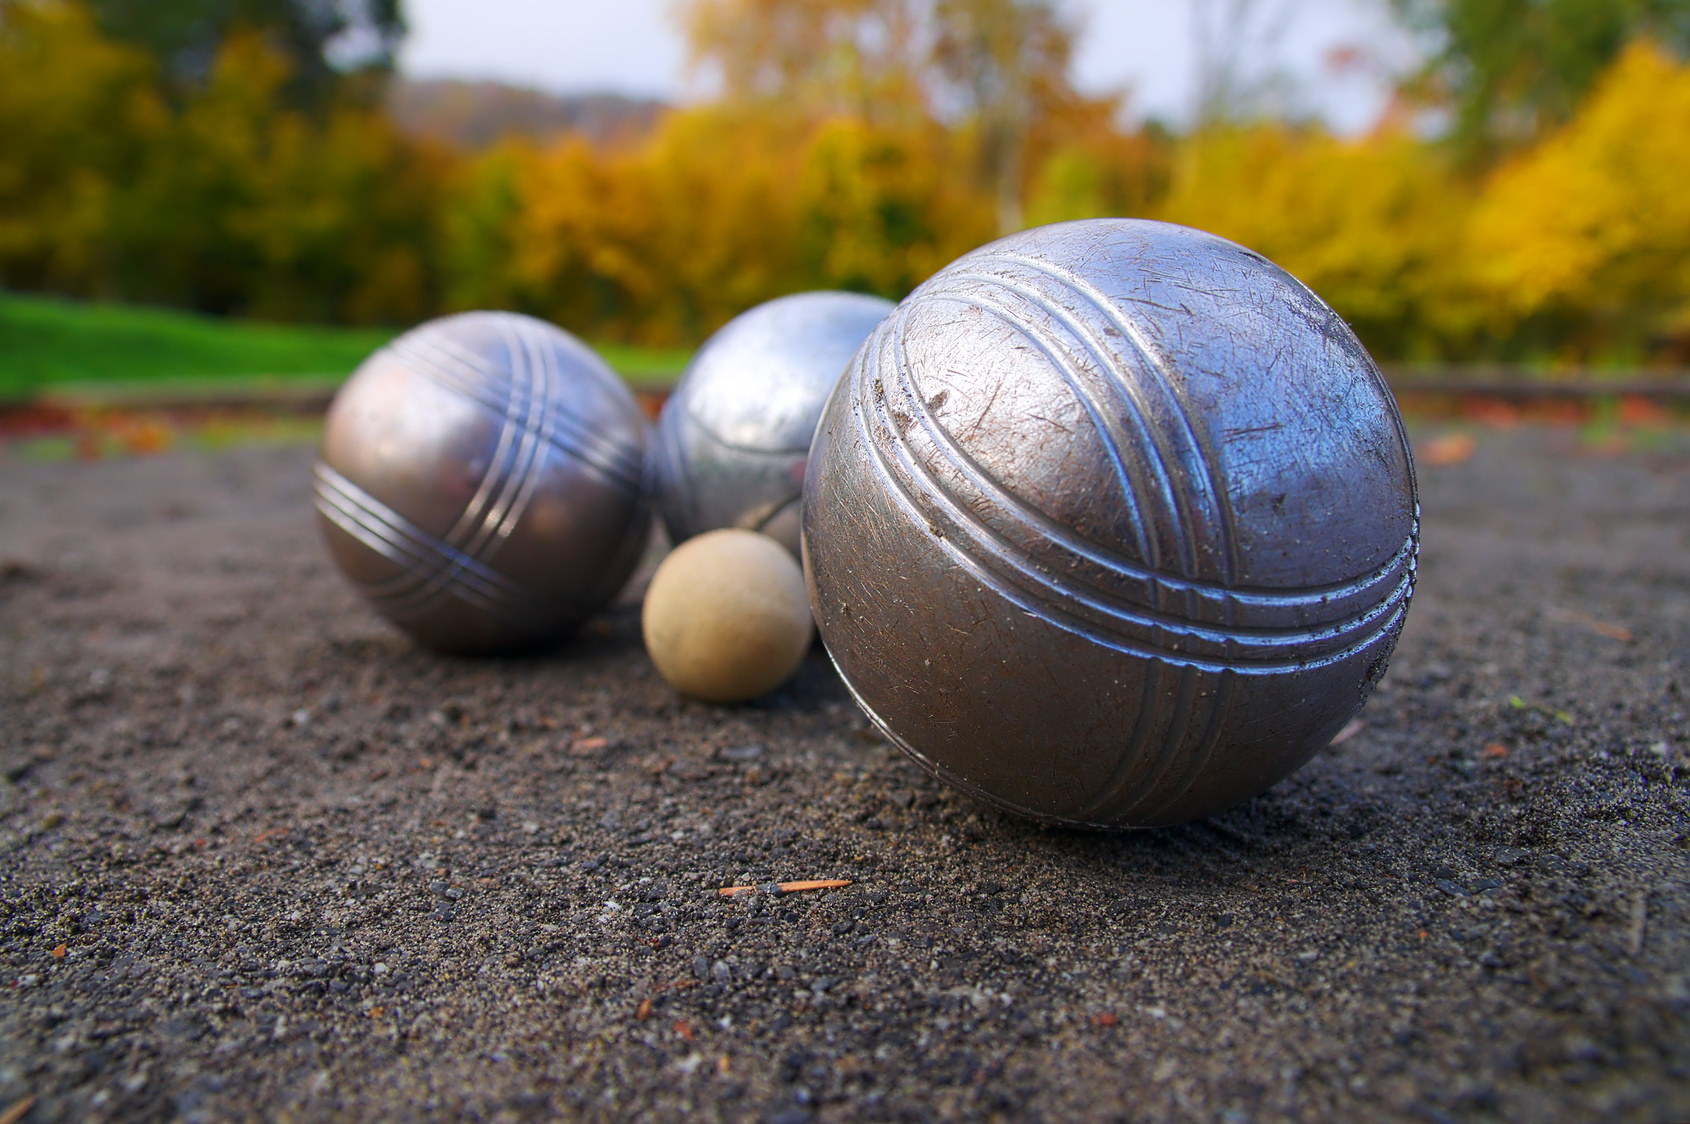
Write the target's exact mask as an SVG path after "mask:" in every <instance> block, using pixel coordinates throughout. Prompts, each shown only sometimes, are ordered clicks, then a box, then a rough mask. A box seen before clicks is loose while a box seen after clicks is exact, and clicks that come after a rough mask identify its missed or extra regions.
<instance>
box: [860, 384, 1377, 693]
mask: <svg viewBox="0 0 1690 1124" xmlns="http://www.w3.org/2000/svg"><path fill="white" fill-rule="evenodd" d="M855 412H856V413H857V424H858V430H859V436H860V437H861V439H862V441H863V445H864V447H865V448H866V449H867V450H868V452H869V455H870V460H871V462H872V463H873V465H874V467H875V469H876V470H877V471H878V473H879V474H880V476H881V477H882V479H883V480H884V481H885V482H886V483H887V484H889V485H890V486H891V491H890V494H891V496H892V497H893V498H894V499H895V501H896V502H898V503H899V505H900V506H901V507H903V508H904V510H905V511H906V512H907V513H908V514H909V515H911V516H913V517H914V518H916V519H918V520H923V521H926V516H925V514H924V513H923V511H922V509H921V506H920V502H919V500H918V499H917V497H916V496H915V495H914V494H913V493H912V492H911V491H910V488H909V486H908V485H906V484H905V483H904V481H903V480H902V479H901V478H900V477H899V476H898V474H897V473H894V472H892V471H891V468H890V466H889V464H888V463H887V461H886V459H885V457H886V453H885V452H884V451H883V450H881V449H880V448H879V446H878V443H877V442H876V441H875V440H874V439H873V435H872V433H871V432H870V431H869V430H868V428H867V425H868V423H867V418H866V417H865V416H864V414H863V413H862V411H861V407H860V405H859V406H858V407H857V409H856V411H855ZM882 421H883V424H884V419H882ZM912 475H913V473H912ZM939 549H940V550H942V551H943V552H944V553H946V554H947V555H949V556H950V557H951V559H952V560H953V561H954V562H956V563H957V564H958V565H959V566H960V567H962V568H963V569H965V570H967V571H968V572H969V573H971V574H973V575H974V576H975V577H976V578H977V579H978V580H979V581H980V582H981V583H982V584H984V585H987V586H990V587H991V588H992V589H993V590H995V591H996V592H997V593H998V594H999V595H1000V596H1002V597H1003V598H1005V599H1006V600H1008V601H1009V602H1010V603H1011V604H1013V605H1016V606H1017V607H1019V608H1021V609H1023V610H1025V611H1026V612H1027V613H1028V614H1029V615H1030V616H1032V617H1034V618H1035V619H1039V620H1043V621H1045V622H1047V623H1050V624H1052V625H1055V626H1056V627H1058V628H1061V629H1063V630H1064V631H1067V632H1072V633H1074V634H1076V635H1078V636H1082V637H1084V638H1086V639H1088V640H1090V641H1091V642H1093V643H1095V644H1099V645H1101V646H1103V647H1106V648H1110V649H1113V650H1115V651H1120V652H1126V653H1129V654H1132V655H1139V656H1144V657H1147V658H1151V659H1165V660H1167V661H1169V662H1170V663H1173V664H1175V665H1176V666H1184V665H1186V664H1190V665H1193V666H1196V667H1200V668H1203V669H1205V670H1209V671H1222V670H1226V669H1229V668H1230V669H1233V670H1237V671H1239V672H1240V673H1245V672H1256V673H1270V672H1277V671H1292V670H1304V669H1312V668H1320V667H1327V666H1330V665H1332V664H1335V663H1339V662H1342V661H1343V660H1345V659H1348V658H1350V657H1351V656H1353V655H1355V654H1356V653H1358V652H1361V651H1363V650H1365V649H1366V648H1367V647H1368V646H1369V645H1371V644H1372V643H1373V642H1374V640H1376V639H1377V638H1378V636H1380V635H1382V634H1384V633H1386V632H1388V631H1389V630H1390V628H1391V627H1392V626H1393V625H1394V623H1395V620H1396V619H1397V618H1399V617H1400V616H1401V615H1402V612H1403V607H1402V605H1401V604H1400V603H1398V601H1397V598H1396V597H1395V596H1394V595H1393V597H1392V598H1390V599H1389V600H1387V601H1386V602H1384V603H1381V604H1380V605H1378V606H1375V607H1373V608H1372V609H1370V610H1369V611H1368V615H1369V616H1371V617H1375V618H1379V619H1384V623H1383V624H1382V625H1381V626H1380V627H1379V628H1377V629H1374V630H1373V631H1372V632H1370V633H1369V634H1368V635H1367V636H1366V637H1364V638H1363V639H1362V640H1360V641H1358V642H1356V643H1354V644H1352V645H1350V646H1348V647H1345V648H1341V649H1338V650H1336V651H1333V652H1329V653H1327V654H1325V655H1320V656H1313V657H1301V658H1295V657H1293V658H1282V659H1277V660H1272V659H1268V658H1265V657H1257V658H1254V659H1248V666H1245V667H1239V666H1238V662H1239V661H1240V659H1241V658H1242V657H1237V656H1235V657H1234V658H1233V659H1232V660H1231V661H1228V660H1225V659H1217V658H1213V657H1209V656H1205V655H1202V654H1199V653H1195V652H1182V651H1178V650H1176V649H1171V648H1166V647H1161V646H1158V645H1156V644H1154V643H1146V642H1144V641H1141V640H1139V639H1137V638H1135V637H1131V636H1123V635H1120V634H1119V633H1116V632H1114V631H1112V630H1110V629H1109V628H1108V627H1107V625H1103V624H1100V623H1099V622H1095V621H1090V620H1087V619H1085V618H1083V617H1080V616H1077V615H1076V614H1074V613H1073V612H1071V611H1069V610H1068V609H1067V608H1066V607H1064V606H1062V605H1061V604H1059V603H1052V602H1051V601H1049V600H1041V599H1040V598H1039V597H1037V596H1035V595H1033V594H1032V593H1031V592H1030V591H1027V590H1025V589H1023V588H1022V587H1021V586H1020V585H1018V584H1017V583H1015V582H1013V581H1011V580H1010V579H1008V578H1007V577H1006V576H1005V575H1002V574H1000V573H999V572H998V571H996V570H994V569H992V568H990V567H989V566H987V565H986V564H985V562H984V561H983V560H982V559H980V558H977V557H976V556H975V555H973V554H971V553H970V552H968V551H966V550H963V549H962V548H961V546H960V544H958V543H957V542H956V541H955V540H954V539H952V538H949V537H941V538H940V539H939ZM999 561H1002V562H1006V563H1009V564H1011V565H1016V563H1015V562H1014V561H1013V560H1011V559H1009V558H1006V557H1000V558H999ZM1017 569H1018V570H1019V571H1020V572H1021V573H1023V574H1026V575H1027V576H1029V577H1033V578H1034V579H1035V580H1036V581H1038V582H1039V583H1040V584H1041V585H1047V584H1048V576H1045V575H1041V574H1038V573H1037V572H1033V571H1029V570H1027V569H1025V568H1024V567H1021V566H1019V565H1017ZM1398 588H1399V590H1400V588H1401V586H1399V587H1398ZM1121 615H1122V614H1119V613H1115V614H1112V616H1114V617H1116V619H1119V618H1120V616H1121ZM1386 618H1388V619H1386ZM1135 623H1140V622H1135ZM1147 627H1149V628H1152V629H1159V630H1167V631H1170V632H1177V633H1179V634H1181V635H1189V634H1190V631H1191V630H1190V627H1189V624H1188V622H1181V623H1180V625H1178V626H1177V627H1170V626H1169V625H1166V624H1162V623H1160V622H1154V623H1151V624H1149V625H1148V626H1147ZM1225 638H1226V639H1227V640H1231V641H1236V640H1238V639H1239V638H1238V637H1237V636H1235V635H1233V634H1230V633H1229V634H1226V637H1225ZM1286 643H1287V645H1288V646H1290V647H1292V648H1293V650H1294V649H1295V648H1296V647H1297V644H1296V643H1295V642H1294V641H1287V642H1286Z"/></svg>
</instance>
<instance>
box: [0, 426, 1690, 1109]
mask: <svg viewBox="0 0 1690 1124" xmlns="http://www.w3.org/2000/svg"><path fill="white" fill-rule="evenodd" d="M1432 459H1436V458H1435V457H1434V458H1432ZM1446 459H1459V455H1457V456H1456V457H1449V458H1446ZM309 463H310V451H309V450H307V449H303V448H280V449H276V448H272V449H243V450H236V451H232V452H226V453H220V454H216V455H207V454H191V453H179V454H169V455H165V456H160V457H156V458H151V459H144V460H128V461H119V462H102V463H94V464H78V463H62V464H53V465H36V464H26V463H22V462H20V461H18V460H17V459H15V458H14V459H6V458H5V454H4V452H3V451H0V708H3V709H0V769H3V778H4V779H3V780H0V854H3V855H4V859H3V861H0V932H3V937H0V983H3V986H4V990H3V991H0V996H3V999H0V1119H4V1120H6V1121H8V1122H12V1121H14V1120H17V1119H19V1118H20V1114H13V1113H9V1112H7V1111H6V1110H7V1108H8V1106H18V1105H29V1104H31V1102H30V1100H29V1098H34V1100H33V1104H32V1107H28V1108H27V1109H25V1110H24V1111H22V1113H21V1119H22V1120H24V1121H30V1120H99V1119H105V1118H110V1119H131V1120H144V1119H170V1118H180V1119H183V1120H187V1121H200V1120H224V1119H347V1118H361V1119H369V1120H375V1119H382V1120H411V1119H415V1120H442V1119H472V1120H497V1121H527V1120H542V1119H554V1118H557V1117H564V1118H578V1117H579V1118H591V1119H620V1118H625V1117H628V1116H630V1115H638V1116H641V1117H649V1118H654V1119H679V1118H682V1117H685V1118H688V1119H702V1120H715V1119H725V1120H741V1119H746V1120H768V1121H778V1122H782V1124H798V1122H800V1121H806V1120H810V1119H817V1120H823V1121H831V1120H858V1119H862V1120H924V1119H937V1118H950V1117H968V1118H971V1119H974V1118H978V1119H994V1118H996V1119H1009V1120H1052V1121H1055V1120H1120V1119H1127V1120H1192V1119H1210V1120H1220V1121H1226V1122H1238V1121H1269V1120H1282V1119H1295V1120H1304V1119H1356V1118H1370V1119H1381V1120H1430V1121H1441V1120H1449V1119H1454V1120H1493V1119H1505V1120H1541V1121H1553V1120H1566V1121H1583V1120H1590V1119H1596V1118H1602V1119H1636V1120H1659V1119H1668V1118H1680V1119H1682V1118H1685V1117H1687V1116H1690V1025H1687V1016H1690V883H1687V880H1686V876H1687V874H1690V836H1687V834H1686V833H1687V830H1690V720H1687V719H1686V716H1685V712H1686V709H1687V708H1690V700H1687V699H1686V698H1685V696H1686V695H1687V694H1690V434H1684V433H1680V434H1677V435H1668V436H1666V437H1661V438H1659V439H1658V440H1657V441H1656V442H1655V443H1654V447H1653V448H1651V449H1649V450H1646V451H1635V450H1634V451H1631V452H1612V451H1610V452H1605V453H1600V454H1598V453H1595V452H1592V451H1590V450H1589V449H1587V448H1583V447H1581V446H1580V444H1579V441H1578V437H1577V434H1576V433H1575V431H1573V430H1571V429H1555V428H1534V427H1530V426H1526V427H1519V428H1515V429H1511V430H1507V431H1491V432H1487V433H1484V434H1482V435H1481V438H1480V442H1479V447H1478V451H1477V453H1476V454H1475V455H1473V456H1472V457H1471V458H1470V459H1467V460H1465V461H1462V462H1461V463H1459V464H1455V465H1452V466H1447V467H1426V468H1424V469H1423V471H1422V483H1423V487H1424V492H1425V495H1424V503H1425V511H1426V521H1425V557H1424V564H1423V567H1422V571H1421V573H1422V584H1421V587H1420V594H1419V596H1418V598H1417V599H1416V602H1415V606H1414V609H1413V611H1412V613H1411V615H1410V619H1409V624H1408V628H1407V631H1406V632H1405V634H1404V637H1403V642H1402V646H1401V648H1400V650H1399V652H1398V655H1397V658H1396V661H1395V663H1394V664H1393V666H1392V668H1391V671H1390V674H1389V676H1388V677H1387V679H1386V681H1385V684H1384V686H1383V687H1382V688H1381V691H1380V693H1379V694H1378V695H1377V696H1376V697H1375V698H1374V699H1373V701H1372V702H1371V703H1369V705H1368V707H1367V709H1366V711H1365V712H1364V715H1363V717H1364V719H1365V726H1364V727H1363V728H1362V729H1361V731H1360V732H1359V733H1357V734H1355V735H1354V736H1353V737H1350V738H1349V739H1347V740H1344V741H1342V742H1341V743H1340V744H1337V745H1335V746H1334V747H1333V748H1332V749H1330V750H1328V751H1326V752H1325V753H1323V754H1322V755H1321V756H1320V757H1318V758H1317V759H1316V760H1315V761H1313V762H1311V763H1310V764H1309V765H1308V766H1307V767H1306V768H1305V769H1303V770H1302V771H1301V772H1300V773H1298V774H1297V775H1296V776H1294V777H1292V778H1291V779H1290V780H1288V781H1286V782H1284V783H1282V784H1280V785H1279V786H1277V787H1276V788H1275V789H1273V790H1272V791H1271V792H1269V793H1267V794H1266V795H1264V796H1262V797H1260V798H1258V799H1257V800H1255V801H1253V802H1252V803H1251V804H1249V805H1247V806H1244V807H1240V808H1236V809H1234V810H1232V811H1230V812H1227V813H1225V814H1223V815H1220V816H1217V817H1215V818H1213V819H1211V820H1208V821H1205V822H1201V823H1196V824H1191V825H1188V826H1185V827H1181V828H1176V829H1170V830H1163V831H1156V832H1145V833H1138V834H1124V835H1090V834H1077V833H1066V832H1061V831H1046V830H1040V829H1038V828H1036V827H1032V826H1029V825H1026V824H1023V823H1020V822H1017V821H1015V820H1012V819H1009V818H1007V817H1005V816H1002V815H1000V814H998V813H996V812H994V811H991V810H988V809H985V808H982V807H980V806H978V805H975V804H973V803H971V802H970V801H969V800H967V799H965V798H961V797H959V796H956V795H953V794H952V793H950V792H948V791H947V790H945V789H943V788H941V787H940V786H938V785H937V784H936V783H935V782H932V781H930V780H928V779H927V778H926V777H925V776H924V775H923V774H922V773H921V772H920V771H919V770H918V769H917V768H915V767H914V766H913V765H912V764H909V763H907V762H906V761H905V760H904V759H903V758H902V757H901V756H899V755H898V754H897V753H896V751H894V750H893V749H892V748H891V747H889V746H888V745H886V744H885V743H884V742H882V741H881V740H880V739H879V738H878V736H876V735H875V734H873V733H872V732H871V731H870V730H869V729H868V728H867V726H866V724H865V722H864V720H863V719H862V718H861V717H860V716H859V714H858V713H857V712H856V711H855V709H854V708H853V706H852V705H851V703H850V702H849V700H848V698H847V696H846V694H845V692H844V690H843V688H842V687H841V685H840V684H839V682H838V681H837V679H836V678H835V677H834V675H833V673H832V672H831V670H830V668H829V666H828V664H827V662H826V660H825V658H824V657H823V656H822V655H821V654H820V653H819V652H818V653H817V654H815V655H814V656H813V657H812V658H811V659H810V661H809V663H808V664H807V665H806V667H805V668H804V669H803V671H802V672H801V674H800V676H799V677H798V679H797V680H796V681H795V682H794V683H793V684H792V685H790V686H789V687H788V688H786V689H784V690H782V691H780V692H778V693H776V694H775V695H774V696H771V697H769V698H767V699H765V700H761V701H760V702H759V703H758V704H757V705H752V706H744V707H715V706H705V705H700V704H697V703H692V702H687V701H684V700H682V699H680V698H678V697H677V696H676V695H675V694H674V693H673V692H672V691H670V690H669V689H668V688H667V687H666V686H665V685H664V683H663V682H662V681H661V680H660V679H659V678H658V677H657V676H656V674H655V673H654V672H653V671H652V670H651V668H650V665H649V664H648V662H647V660H646V658H645V655H644V653H643V651H642V650H641V647H640V642H639V630H638V620H637V612H636V610H635V609H634V608H633V607H632V605H631V603H625V604H623V605H621V606H619V607H618V608H617V609H615V610H614V611H612V612H610V613H608V614H607V615H605V616H604V617H603V618H601V619H600V620H598V621H596V622H594V623H593V624H592V625H591V626H590V627H589V628H588V629H587V631H586V634H585V636H584V637H583V638H582V639H581V640H579V641H578V642H576V643H574V644H572V645H570V646H569V647H567V648H565V649H564V650H562V651H560V652H558V653H556V654H555V655H552V656H549V657H546V658H538V659H529V660H521V661H463V660H448V659H441V658H437V657H434V656H431V655H428V654H425V653H423V652H420V651H417V650H415V649H414V648H412V647H411V646H410V645H409V644H408V643H407V642H406V641H404V640H403V639H402V638H400V637H398V636H397V635H395V634H394V633H392V632H390V631H389V630H388V629H387V628H386V627H384V626H383V625H382V624H381V623H380V622H379V621H378V620H376V619H374V618H373V617H372V616H371V615H370V614H369V613H367V612H366V611H365V610H364V609H363V608H362V607H361V606H360V604H359V603H358V602H357V601H356V600H355V599H354V598H353V596H352V595H351V594H350V593H349V592H348V591H347V589H346V588H345V587H344V586H343V585H342V584H341V582H340V580H339V578H338V577H337V575H336V574H335V573H334V572H333V571H332V569H331V568H330V566H329V564H328V563H327V561H326V559H325V556H324V553H323V551H322V548H321V545H320V543H319V541H318V538H317V534H316V531H315V528H314V527H313V525H312V520H311V517H310V515H309V513H308V509H307V500H306V496H307V479H308V468H309ZM800 878H842V879H850V880H851V883H852V884H851V885H850V886H849V887H848V888H846V889H843V890H833V891H820V892H807V893H801V894H789V895H782V896H773V895H767V894H755V895H746V896H745V897H743V898H738V899H733V900H731V901H730V900H727V899H723V898H721V897H720V896H719V895H717V894H716V893H715V890H716V888H717V887H720V886H725V885H734V884H742V883H764V882H768V881H771V880H774V879H800Z"/></svg>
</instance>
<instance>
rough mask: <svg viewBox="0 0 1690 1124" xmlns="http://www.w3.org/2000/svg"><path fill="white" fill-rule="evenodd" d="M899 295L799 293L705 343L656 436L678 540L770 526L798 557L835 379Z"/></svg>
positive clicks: (658, 480)
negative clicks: (809, 477) (811, 470)
mask: <svg viewBox="0 0 1690 1124" xmlns="http://www.w3.org/2000/svg"><path fill="white" fill-rule="evenodd" d="M893 307H894V306H893V304H892V302H891V301H886V300H881V299H880V298H879V297H869V296H863V295H861V294H859V293H835V292H822V293H798V294H796V295H793V296H789V297H780V298H777V299H775V300H772V301H769V302H767V303H765V304H760V305H758V306H757V307H756V308H753V309H751V310H750V311H749V312H745V313H742V314H741V315H739V316H737V317H735V318H734V319H733V320H731V321H729V322H728V323H727V324H726V325H724V326H723V327H722V328H721V330H720V331H718V332H717V333H716V334H715V335H713V336H711V337H710V339H708V340H707V341H705V344H704V346H703V347H701V348H699V350H698V354H697V355H695V356H693V359H692V362H691V363H689V364H688V365H687V369H686V371H685V373H683V374H682V376H681V381H680V383H679V384H678V385H677V386H676V387H675V391H674V393H673V394H671V395H670V396H669V400H668V402H666V403H665V404H664V407H663V413H662V416H661V417H660V418H659V419H658V422H657V432H656V434H655V435H654V437H653V439H652V443H651V453H650V460H649V463H648V481H649V487H650V490H651V493H652V497H653V499H654V501H655V502H656V504H657V509H658V511H659V513H660V514H661V515H662V516H663V522H664V525H665V526H666V527H667V528H668V530H669V537H670V538H671V539H672V540H673V541H675V542H677V543H679V542H681V541H683V540H685V539H689V538H691V537H692V536H694V535H698V534H703V533H704V532H705V531H714V530H718V529H720V528H724V527H738V528H740V529H742V530H748V531H761V532H762V533H763V534H766V535H768V536H770V537H771V538H773V539H775V540H776V541H778V542H780V543H781V544H782V545H784V546H785V547H786V548H787V549H788V550H790V551H792V553H793V554H795V555H796V554H797V553H798V533H799V526H798V523H799V506H800V502H801V499H802V495H803V491H804V465H805V462H806V461H807V460H808V458H809V454H810V438H811V437H813V436H814V435H815V432H816V420H817V419H818V418H820V417H821V412H822V405H823V403H825V402H826V401H827V396H828V393H829V392H830V391H831V390H832V389H833V384H834V383H835V382H837V381H838V380H839V375H840V373H841V372H842V371H843V370H844V369H845V364H846V363H848V362H849V361H850V359H851V356H853V355H854V354H856V351H857V348H858V347H859V346H860V345H861V344H862V342H863V341H864V340H865V339H867V338H868V335H869V333H870V332H872V331H874V329H875V326H876V325H877V324H879V323H880V322H881V320H883V319H885V317H886V314H887V313H889V312H891V311H892V309H893Z"/></svg>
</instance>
